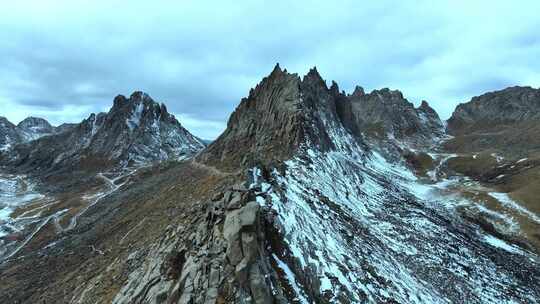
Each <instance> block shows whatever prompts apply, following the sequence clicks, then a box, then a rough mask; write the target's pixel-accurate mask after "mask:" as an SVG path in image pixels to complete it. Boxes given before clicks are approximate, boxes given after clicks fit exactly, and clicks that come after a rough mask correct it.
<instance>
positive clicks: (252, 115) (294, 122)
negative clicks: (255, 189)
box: [200, 65, 444, 168]
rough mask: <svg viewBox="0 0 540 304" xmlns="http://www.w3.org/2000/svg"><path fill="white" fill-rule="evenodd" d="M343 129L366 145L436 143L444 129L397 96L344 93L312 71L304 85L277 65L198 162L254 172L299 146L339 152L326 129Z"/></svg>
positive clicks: (432, 115) (425, 109)
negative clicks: (378, 141) (387, 141)
mask: <svg viewBox="0 0 540 304" xmlns="http://www.w3.org/2000/svg"><path fill="white" fill-rule="evenodd" d="M333 124H338V125H343V126H344V127H345V128H346V129H347V131H348V132H350V133H351V134H352V135H353V136H354V138H355V139H356V140H357V141H358V142H359V143H360V144H362V143H363V141H364V140H365V139H366V138H368V139H372V138H378V139H381V138H383V139H387V138H398V139H399V140H401V141H406V142H410V143H422V144H428V143H432V142H433V140H434V139H436V138H438V137H440V136H442V134H443V132H444V128H443V124H442V122H441V120H440V119H439V116H438V115H437V113H436V112H435V111H434V110H433V109H432V108H431V107H429V105H428V104H427V102H425V101H423V102H422V105H421V106H420V107H419V108H417V109H415V108H414V106H413V105H412V104H411V103H409V102H408V101H407V100H406V99H405V98H403V95H402V94H401V92H399V91H390V90H388V89H382V90H375V91H373V92H371V93H369V94H365V93H364V92H363V89H362V88H360V87H357V88H356V90H355V91H354V93H353V94H351V95H346V94H345V93H344V92H340V91H339V88H338V85H337V84H336V83H335V82H333V83H332V85H331V87H330V88H328V87H327V85H326V82H325V81H324V80H323V79H322V77H321V76H320V75H319V73H318V71H317V69H316V68H313V69H312V70H310V71H309V73H308V74H307V75H305V76H304V77H303V78H302V79H301V78H300V77H299V76H298V75H297V74H290V73H288V72H287V71H286V70H282V69H281V68H280V67H279V65H276V67H275V68H274V70H273V71H272V73H271V74H270V75H269V76H268V77H266V78H264V79H263V80H262V82H261V83H260V84H258V85H257V86H256V87H255V89H252V90H251V91H250V94H249V96H248V97H247V98H244V99H242V101H241V102H240V105H239V106H238V107H237V109H236V110H235V111H234V113H233V114H232V115H231V117H230V119H229V122H228V124H227V129H226V130H225V132H224V133H223V134H222V135H221V136H220V137H219V138H218V139H217V140H215V141H214V142H213V143H212V144H211V145H210V146H209V147H208V149H207V150H205V152H204V153H202V155H201V156H200V159H202V160H204V161H205V162H209V163H212V164H219V165H220V166H224V165H226V166H229V168H237V167H238V166H244V167H245V166H253V165H255V164H256V163H257V162H259V161H260V162H263V163H267V162H268V161H269V160H270V159H273V160H275V159H287V158H290V157H291V156H292V153H293V151H295V150H297V148H299V145H300V144H308V145H313V146H317V147H319V148H320V149H321V150H323V151H324V150H330V149H333V148H336V147H335V143H334V142H333V141H332V139H331V136H334V135H336V134H330V133H329V132H330V131H331V130H333V129H329V128H328V125H333Z"/></svg>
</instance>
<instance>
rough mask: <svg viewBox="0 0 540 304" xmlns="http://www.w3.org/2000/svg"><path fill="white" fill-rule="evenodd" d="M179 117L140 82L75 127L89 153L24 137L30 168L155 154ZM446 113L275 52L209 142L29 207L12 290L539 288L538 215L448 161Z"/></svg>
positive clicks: (480, 294)
mask: <svg viewBox="0 0 540 304" xmlns="http://www.w3.org/2000/svg"><path fill="white" fill-rule="evenodd" d="M158 117H159V119H157V118H158ZM167 117H168V118H167ZM156 125H157V126H159V128H157V127H155V126H156ZM170 125H173V126H176V125H177V123H175V120H174V118H172V117H171V116H170V115H168V114H167V113H166V109H165V107H164V106H162V105H161V106H160V105H158V104H156V103H154V102H152V101H151V99H150V98H149V97H148V96H147V95H145V94H143V93H140V92H136V93H134V94H133V95H132V96H131V97H130V98H129V99H128V98H125V97H122V96H119V97H117V98H116V99H115V102H114V105H113V108H112V109H111V111H110V112H109V113H101V114H98V115H91V116H90V117H89V118H88V119H87V120H85V121H84V122H83V123H81V124H80V125H78V126H76V127H74V128H73V129H72V130H71V131H69V132H67V133H65V134H66V135H67V136H66V135H64V136H65V138H67V140H69V141H70V143H71V141H73V142H72V146H73V147H82V148H76V149H75V150H77V151H83V153H82V154H81V153H80V152H78V153H75V154H70V153H72V152H70V151H71V150H69V151H67V150H66V149H64V150H62V149H61V148H60V145H59V144H58V145H57V146H55V141H49V140H50V139H51V138H52V139H54V138H55V136H48V137H44V138H42V139H39V140H37V141H35V142H34V144H37V145H38V147H39V148H40V149H45V147H49V149H50V150H48V151H47V150H42V152H39V153H37V152H34V154H32V153H27V154H24V151H25V150H24V149H25V148H24V147H23V146H21V148H19V147H17V148H16V149H15V150H16V151H19V156H18V158H17V159H18V160H19V166H23V167H24V166H26V167H31V166H30V165H31V164H33V165H36V164H38V166H42V167H41V169H40V170H45V169H48V168H51V167H55V166H59V167H65V166H67V164H68V163H70V162H72V161H73V160H77V161H78V160H79V158H77V157H74V156H72V155H84V156H88V157H89V158H90V160H92V161H93V162H94V163H95V162H97V161H98V160H101V161H103V160H104V159H105V160H106V159H111V157H112V159H116V160H120V162H123V161H125V162H130V161H132V162H137V161H138V160H139V158H138V157H140V155H150V157H151V158H152V159H158V160H159V159H161V158H160V157H156V155H161V153H157V151H161V149H164V148H162V147H163V142H164V141H166V140H170V139H169V138H166V136H163V137H161V136H158V134H167V136H168V137H172V138H178V137H176V135H174V134H173V133H172V132H170V131H171V128H168V127H167V126H170ZM178 126H179V124H178ZM442 126H443V124H442V122H441V121H440V119H439V117H438V116H437V114H436V113H435V112H434V111H433V110H432V109H431V108H430V107H429V105H428V104H427V103H425V102H423V103H422V105H421V106H420V107H419V108H414V106H413V105H412V104H410V103H409V102H408V101H407V100H406V99H404V98H403V95H402V94H401V93H399V92H398V91H390V90H388V89H383V90H376V91H373V92H371V93H369V94H365V93H364V92H363V90H362V89H361V88H357V89H356V90H355V92H354V93H352V94H350V95H347V94H345V93H344V92H340V91H339V88H338V86H337V84H336V83H332V84H331V85H330V86H329V87H328V86H327V84H326V81H325V80H324V79H323V78H322V77H321V76H320V75H319V73H318V72H317V70H316V69H315V68H314V69H312V70H310V71H309V73H308V74H307V75H305V76H303V77H299V76H298V75H297V74H291V73H288V72H287V71H286V70H282V69H281V68H280V67H279V66H276V67H275V68H274V70H273V71H272V72H271V73H270V75H269V76H268V77H265V78H264V79H263V80H262V81H261V83H259V84H258V85H257V86H256V87H255V88H254V89H253V90H251V91H250V93H249V96H248V97H246V98H244V99H242V101H241V102H240V104H239V106H238V107H237V108H236V110H235V112H234V113H233V114H232V115H231V117H230V119H229V122H228V125H227V129H226V130H225V131H224V133H223V134H222V135H221V136H220V137H219V138H218V139H217V140H215V141H214V142H212V143H211V144H210V145H209V146H208V147H206V148H205V149H203V150H202V151H200V152H199V153H197V155H196V156H195V157H193V158H189V159H186V160H184V161H181V162H178V163H170V162H165V163H160V164H155V165H154V166H148V167H139V168H138V169H137V170H135V171H133V170H130V168H129V167H124V169H125V170H123V171H121V172H115V171H114V172H113V171H109V172H105V173H102V172H100V173H99V174H98V177H99V179H100V180H101V181H102V182H101V183H94V184H91V185H86V187H85V188H82V189H75V190H70V191H71V192H70V193H67V194H64V195H58V194H57V193H48V194H47V195H49V196H51V197H50V198H49V197H47V196H45V198H42V201H33V202H32V203H31V204H28V205H25V207H24V208H23V209H20V210H19V209H18V210H15V211H14V214H15V215H14V216H13V217H12V219H13V222H10V224H12V225H11V226H12V227H18V226H17V224H18V223H19V222H20V221H23V220H28V219H36V218H37V220H34V221H33V222H31V223H30V224H28V225H27V226H25V228H24V229H20V231H19V232H17V233H18V234H17V233H12V234H10V235H7V236H1V233H0V241H2V242H5V243H4V244H8V245H9V246H10V247H9V248H13V250H11V251H10V252H9V253H7V254H4V255H2V256H1V257H0V259H3V260H2V261H0V276H2V278H3V279H2V284H0V298H2V299H6V301H7V302H8V303H27V302H28V303H39V302H46V303H47V302H60V303H118V304H119V303H182V304H192V303H208V304H214V303H218V304H224V303H241V304H249V303H265V304H266V303H268V304H271V303H279V304H281V303H283V304H285V303H295V304H296V303H302V304H303V303H306V304H307V303H463V302H467V303H494V302H508V303H513V302H515V303H536V302H538V299H539V298H540V284H539V283H538V282H540V258H539V256H538V252H539V248H540V247H536V245H538V244H540V242H537V243H535V242H533V238H534V233H533V234H532V235H533V236H532V238H530V239H529V238H527V237H525V236H524V233H523V232H524V231H525V228H527V229H530V230H528V231H538V229H539V228H540V220H539V219H538V218H537V216H536V215H535V214H533V213H531V212H530V211H528V210H526V209H525V208H521V209H520V208H519V205H517V207H516V204H517V203H515V202H514V201H513V200H512V199H511V197H509V196H507V195H506V194H505V193H501V192H497V191H498V190H497V189H491V188H487V187H488V186H490V185H486V184H480V183H477V181H476V180H473V179H471V178H469V177H464V176H462V175H455V176H449V175H448V174H449V171H448V170H446V168H447V166H446V164H447V162H448V161H449V160H451V159H452V158H455V157H456V156H457V154H453V153H448V152H447V151H446V150H444V147H436V148H433V145H434V144H437V143H438V142H439V141H441V140H443V139H444V138H445V137H446V135H447V134H445V133H444V130H443V128H442ZM158 129H159V130H160V132H159V133H158V132H156V130H158ZM167 129H168V130H167ZM162 130H164V133H163V132H161V131H162ZM176 130H178V129H176ZM186 132H187V131H186ZM149 133H150V134H152V136H149V135H148V134H149ZM180 134H183V133H181V132H180ZM135 135H136V136H137V137H135ZM145 137H147V138H145ZM456 138H457V137H456ZM76 139H77V140H79V141H76ZM126 139H127V140H126ZM119 142H129V143H130V144H129V145H127V146H126V145H124V144H118V143H119ZM174 142H177V141H174ZM149 143H157V145H150V146H149ZM388 146H395V147H398V149H397V151H398V152H400V153H401V152H404V150H405V149H408V148H412V147H413V146H414V148H415V149H417V150H416V151H417V152H418V153H423V154H424V155H425V156H426V157H427V158H429V159H430V161H431V165H430V166H427V169H426V172H425V174H424V175H425V176H421V175H420V174H418V173H417V171H415V168H414V167H412V166H411V165H410V160H409V159H405V158H402V157H401V154H400V153H397V154H392V153H386V152H387V147H388ZM154 147H159V150H158V149H157V148H155V149H151V148H154ZM399 149H403V151H400V150H399ZM193 150H194V151H195V150H196V149H193ZM58 151H60V152H58ZM147 152H148V153H147ZM36 153H37V154H36ZM49 154H53V155H54V159H59V161H58V162H55V161H54V159H53V160H51V158H50V157H49V158H47V155H49ZM25 155H26V156H25ZM174 155H179V153H175V154H174ZM189 155H194V154H193V153H191V154H189ZM390 156H391V157H390ZM40 157H42V158H40ZM154 157H155V158H154ZM36 160H40V161H36ZM81 163H82V159H81ZM86 163H89V161H88V159H87V162H86ZM420 165H422V164H420ZM514 166H515V168H518V169H520V170H521V169H523V170H525V168H530V166H531V165H530V162H528V161H527V160H525V161H523V160H520V161H519V163H518V162H516V164H514ZM508 167H509V168H510V165H509V166H508ZM81 168H84V166H83V167H81ZM10 178H11V179H10ZM18 178H19V179H22V177H18ZM5 179H7V180H9V181H10V182H11V181H12V180H13V179H14V177H9V176H8V177H5ZM461 187H463V188H467V189H470V190H471V192H470V193H469V192H467V193H465V192H464V191H461ZM53 195H54V196H53ZM485 197H491V198H490V199H489V200H488V199H486V198H485ZM74 198H75V199H74ZM497 204H498V205H497ZM494 205H496V206H498V207H497V208H495V207H493V206H494ZM73 206H75V207H73ZM508 210H512V212H513V213H511V212H510V211H508ZM524 210H525V211H524ZM527 212H529V213H527ZM36 214H37V215H36ZM518 214H521V215H522V216H523V217H527V218H528V219H529V222H527V223H528V224H527V225H528V226H524V224H523V223H524V222H522V221H521V220H520V221H517V220H516V218H517V215H518ZM34 216H35V217H34ZM10 229H12V230H14V229H13V228H10ZM0 245H1V243H0ZM0 254H1V252H0Z"/></svg>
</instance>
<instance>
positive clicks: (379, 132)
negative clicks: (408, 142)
mask: <svg viewBox="0 0 540 304" xmlns="http://www.w3.org/2000/svg"><path fill="white" fill-rule="evenodd" d="M349 99H350V100H351V105H352V110H353V112H354V114H355V115H354V117H355V123H356V124H357V126H358V129H359V130H361V131H362V132H366V133H368V134H371V135H374V136H377V137H380V136H382V137H395V138H398V139H404V138H409V137H414V138H417V139H421V140H424V141H425V140H426V139H431V138H434V137H438V136H441V135H442V134H443V133H444V129H443V125H442V122H441V120H440V118H439V116H438V115H437V113H436V112H435V110H433V109H432V108H431V107H430V106H429V105H428V103H427V102H426V101H423V102H422V105H421V106H420V107H418V108H414V106H413V104H412V103H410V102H409V101H408V100H407V99H405V98H404V97H403V94H402V93H401V92H400V91H392V90H389V89H386V88H385V89H381V90H375V91H373V92H371V93H369V94H364V92H363V89H361V88H358V87H357V89H356V90H355V92H354V93H353V94H352V95H350V96H349Z"/></svg>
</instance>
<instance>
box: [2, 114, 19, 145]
mask: <svg viewBox="0 0 540 304" xmlns="http://www.w3.org/2000/svg"><path fill="white" fill-rule="evenodd" d="M21 141H22V138H21V134H20V132H19V131H18V130H17V127H16V126H15V125H14V124H12V123H11V122H10V121H9V120H7V118H5V117H0V151H7V150H9V149H10V148H11V147H13V146H14V145H16V144H17V143H19V142H21Z"/></svg>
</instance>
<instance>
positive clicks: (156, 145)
mask: <svg viewBox="0 0 540 304" xmlns="http://www.w3.org/2000/svg"><path fill="white" fill-rule="evenodd" d="M28 125H32V124H30V123H28ZM60 130H61V131H59V132H57V135H51V136H47V137H42V138H39V139H37V140H35V141H33V142H32V143H28V144H22V145H19V146H17V147H16V148H15V149H14V153H13V154H14V155H13V156H12V158H11V164H12V165H15V166H17V167H20V168H23V169H24V170H27V171H28V170H34V169H41V170H43V169H45V170H53V171H54V170H62V169H65V168H74V167H80V166H81V165H82V166H88V167H96V168H97V167H100V166H104V165H114V164H117V165H129V164H134V163H142V162H147V161H156V160H165V159H169V158H186V157H189V156H191V155H193V154H194V153H196V152H197V151H199V150H200V149H202V148H203V147H204V144H203V143H202V142H201V141H200V140H199V139H197V138H196V137H195V136H193V135H192V134H190V133H189V132H188V131H187V130H186V129H184V128H183V127H182V126H181V125H180V123H179V122H178V121H177V120H176V118H175V117H174V116H173V115H171V114H169V113H168V112H167V109H166V107H165V105H163V104H161V105H160V104H158V103H156V102H154V101H153V100H152V99H151V98H150V97H149V96H148V95H147V94H145V93H142V92H135V93H133V94H132V95H131V96H130V98H126V97H124V96H121V95H120V96H117V97H116V98H115V99H114V105H113V107H112V108H111V110H110V111H109V112H108V113H99V114H97V115H96V114H91V115H90V116H89V117H88V118H87V119H85V120H83V121H82V122H81V123H80V124H77V125H64V126H63V127H62V128H61V129H60Z"/></svg>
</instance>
